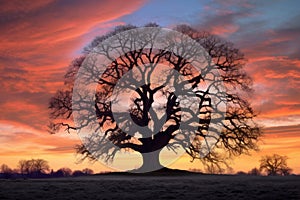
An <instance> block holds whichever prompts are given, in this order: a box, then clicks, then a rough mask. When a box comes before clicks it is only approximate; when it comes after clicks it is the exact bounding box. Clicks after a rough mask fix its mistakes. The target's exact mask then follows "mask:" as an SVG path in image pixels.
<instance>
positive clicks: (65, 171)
mask: <svg viewBox="0 0 300 200" xmlns="http://www.w3.org/2000/svg"><path fill="white" fill-rule="evenodd" d="M71 175H72V170H71V169H70V168H67V167H63V168H60V169H58V170H57V171H56V172H54V173H53V176H57V177H68V176H71Z"/></svg>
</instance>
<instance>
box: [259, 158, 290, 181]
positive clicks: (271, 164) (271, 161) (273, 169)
mask: <svg viewBox="0 0 300 200" xmlns="http://www.w3.org/2000/svg"><path fill="white" fill-rule="evenodd" d="M287 159H288V157H287V156H281V155H278V154H273V155H266V156H263V157H262V158H261V160H260V170H261V171H264V172H266V173H267V175H268V176H276V175H281V176H286V175H289V174H290V173H291V171H292V169H291V168H289V167H288V166H287Z"/></svg>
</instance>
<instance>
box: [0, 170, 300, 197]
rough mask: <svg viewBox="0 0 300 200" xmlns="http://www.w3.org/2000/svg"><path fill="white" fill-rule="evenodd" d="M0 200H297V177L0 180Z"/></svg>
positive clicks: (299, 185)
mask: <svg viewBox="0 0 300 200" xmlns="http://www.w3.org/2000/svg"><path fill="white" fill-rule="evenodd" d="M0 199H2V200H4V199H53V200H54V199H107V200H109V199H135V200H137V199H186V200H188V199H300V176H287V177H259V176H230V175H201V174H192V175H180V176H179V175H177V176H139V175H115V174H112V175H94V176H88V177H70V178H49V179H25V180H24V179H15V180H9V179H1V180H0Z"/></svg>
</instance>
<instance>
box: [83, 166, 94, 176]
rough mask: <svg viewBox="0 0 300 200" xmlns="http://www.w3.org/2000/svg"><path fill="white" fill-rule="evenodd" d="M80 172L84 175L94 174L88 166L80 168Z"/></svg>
mask: <svg viewBox="0 0 300 200" xmlns="http://www.w3.org/2000/svg"><path fill="white" fill-rule="evenodd" d="M82 172H83V173H84V174H85V175H91V174H94V171H93V170H92V169H90V168H84V169H83V170H82Z"/></svg>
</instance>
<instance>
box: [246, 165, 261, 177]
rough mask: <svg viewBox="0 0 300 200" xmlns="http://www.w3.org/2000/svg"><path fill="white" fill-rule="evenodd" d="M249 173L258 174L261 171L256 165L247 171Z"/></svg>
mask: <svg viewBox="0 0 300 200" xmlns="http://www.w3.org/2000/svg"><path fill="white" fill-rule="evenodd" d="M248 174H249V175H252V176H260V175H261V173H260V170H259V169H258V168H256V167H254V168H253V169H251V170H250V171H249V172H248Z"/></svg>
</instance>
